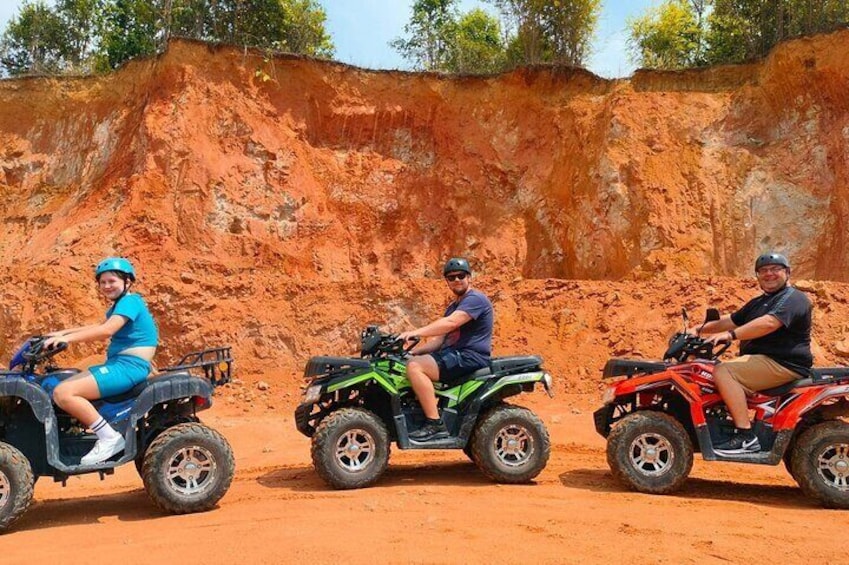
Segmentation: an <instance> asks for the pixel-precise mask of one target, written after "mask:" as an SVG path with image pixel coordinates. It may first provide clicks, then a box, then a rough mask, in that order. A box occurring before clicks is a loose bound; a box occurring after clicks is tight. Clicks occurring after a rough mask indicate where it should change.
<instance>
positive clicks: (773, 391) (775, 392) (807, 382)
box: [758, 379, 820, 396]
mask: <svg viewBox="0 0 849 565" xmlns="http://www.w3.org/2000/svg"><path fill="white" fill-rule="evenodd" d="M816 384H820V383H815V382H814V380H813V379H796V380H795V381H790V382H789V383H785V384H783V385H780V386H774V387H772V388H767V389H764V390H759V391H758V394H762V395H764V396H784V395H785V394H787V393H788V392H790V391H791V390H793V389H794V388H804V387H806V386H814V385H816Z"/></svg>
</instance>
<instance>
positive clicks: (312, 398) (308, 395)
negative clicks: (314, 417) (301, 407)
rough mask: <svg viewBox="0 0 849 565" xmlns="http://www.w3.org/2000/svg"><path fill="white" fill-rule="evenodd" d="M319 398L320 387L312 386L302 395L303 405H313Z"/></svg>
mask: <svg viewBox="0 0 849 565" xmlns="http://www.w3.org/2000/svg"><path fill="white" fill-rule="evenodd" d="M319 398H321V385H312V386H311V387H309V388H308V389H307V391H306V392H305V393H304V403H305V404H315V403H316V402H318V399H319Z"/></svg>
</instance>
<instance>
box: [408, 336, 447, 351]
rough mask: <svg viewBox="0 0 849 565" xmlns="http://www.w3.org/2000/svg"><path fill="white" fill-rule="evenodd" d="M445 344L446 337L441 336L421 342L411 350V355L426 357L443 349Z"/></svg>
mask: <svg viewBox="0 0 849 565" xmlns="http://www.w3.org/2000/svg"><path fill="white" fill-rule="evenodd" d="M443 343H445V336H444V335H441V336H439V337H434V338H432V339H429V340H427V341H422V342H419V343H418V345H416V346H415V347H414V348H413V349H411V350H410V353H412V354H413V355H424V354H426V353H433V352H434V351H437V350H439V349H440V348H441V347H442V344H443Z"/></svg>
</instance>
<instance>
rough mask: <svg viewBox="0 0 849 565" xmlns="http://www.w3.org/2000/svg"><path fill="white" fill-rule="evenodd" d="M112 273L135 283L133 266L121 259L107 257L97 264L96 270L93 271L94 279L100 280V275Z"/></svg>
mask: <svg viewBox="0 0 849 565" xmlns="http://www.w3.org/2000/svg"><path fill="white" fill-rule="evenodd" d="M110 271H114V272H116V273H121V274H123V275H124V276H126V277H127V278H128V279H130V280H131V281H133V282H136V270H135V269H134V268H133V264H132V263H130V262H129V261H128V260H126V259H124V258H123V257H107V258H106V259H104V260H103V261H101V262H100V263H98V264H97V269H95V270H94V279H95V280H100V275H102V274H103V273H107V272H110Z"/></svg>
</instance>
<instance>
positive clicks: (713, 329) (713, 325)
mask: <svg viewBox="0 0 849 565" xmlns="http://www.w3.org/2000/svg"><path fill="white" fill-rule="evenodd" d="M736 327H737V324H735V323H734V322H733V321H732V320H731V314H726V315H725V316H723V317H721V318H720V319H718V320H714V321H712V322H707V323H706V324H699V325H697V326H693V327H692V328H689V329H688V330H687V333H688V334H691V335H702V334H715V333H718V332H725V331H728V330H733V329H734V328H736Z"/></svg>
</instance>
